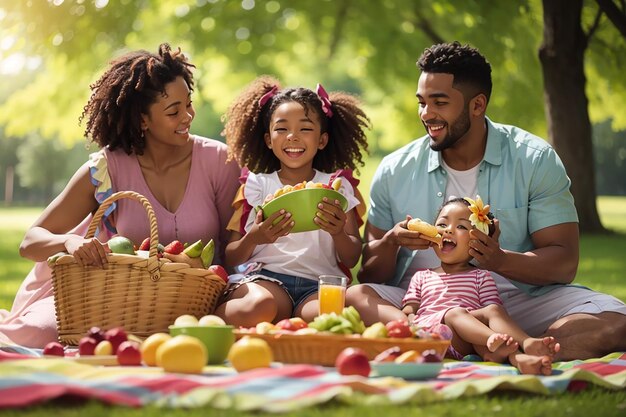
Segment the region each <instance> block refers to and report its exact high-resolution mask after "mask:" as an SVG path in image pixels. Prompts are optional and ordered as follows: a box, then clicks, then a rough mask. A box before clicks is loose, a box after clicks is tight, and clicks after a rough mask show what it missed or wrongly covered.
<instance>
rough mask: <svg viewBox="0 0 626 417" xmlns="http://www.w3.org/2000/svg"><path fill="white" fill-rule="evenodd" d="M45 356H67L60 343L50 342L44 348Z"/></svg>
mask: <svg viewBox="0 0 626 417" xmlns="http://www.w3.org/2000/svg"><path fill="white" fill-rule="evenodd" d="M43 354H44V355H54V356H65V350H64V349H63V345H62V344H60V343H59V342H50V343H48V344H47V345H46V346H45V347H44V348H43Z"/></svg>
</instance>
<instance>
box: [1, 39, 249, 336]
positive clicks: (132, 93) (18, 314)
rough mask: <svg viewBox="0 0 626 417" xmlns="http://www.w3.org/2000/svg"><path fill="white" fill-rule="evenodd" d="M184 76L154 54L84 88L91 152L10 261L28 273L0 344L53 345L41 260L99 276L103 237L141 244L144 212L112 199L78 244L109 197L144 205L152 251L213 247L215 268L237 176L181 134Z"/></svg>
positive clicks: (218, 150)
mask: <svg viewBox="0 0 626 417" xmlns="http://www.w3.org/2000/svg"><path fill="white" fill-rule="evenodd" d="M193 67H194V66H193V65H192V64H191V63H189V62H188V60H187V58H186V57H185V56H184V55H183V54H182V53H181V51H180V49H179V50H178V51H172V50H171V48H170V46H169V45H168V44H162V45H160V47H159V51H158V54H152V53H149V52H147V51H135V52H131V53H128V54H126V55H123V56H121V57H120V58H118V59H116V60H114V61H113V62H112V63H111V65H110V67H109V68H108V69H107V70H106V71H105V72H104V74H103V75H102V76H101V77H100V79H99V80H98V81H96V82H95V83H94V84H93V85H92V86H91V89H92V95H91V98H90V99H89V101H88V102H87V104H86V105H85V107H84V110H83V114H82V116H81V118H80V120H81V121H83V120H85V121H86V130H85V136H86V137H88V138H90V139H91V141H93V142H94V143H96V144H97V145H98V146H99V147H100V148H101V150H100V151H99V152H96V153H94V154H92V155H91V156H90V160H89V161H87V162H86V163H85V164H84V165H83V166H81V167H80V168H79V169H78V171H77V172H76V173H75V174H74V176H73V177H72V178H71V179H70V181H69V183H68V185H67V186H66V187H65V189H64V190H63V191H62V192H61V194H60V195H59V196H57V198H55V199H54V201H52V203H50V205H49V206H48V207H46V209H45V210H44V211H43V213H42V215H41V216H40V217H39V219H37V220H36V221H35V223H34V224H33V225H32V226H31V227H30V229H29V230H28V231H27V232H26V235H25V237H24V240H23V242H22V244H21V246H20V254H21V255H22V256H23V257H25V258H28V259H32V260H33V261H35V262H36V265H35V267H34V268H33V270H32V271H31V272H30V273H29V275H28V276H27V277H26V279H25V280H24V282H23V283H22V285H21V287H20V289H19V290H18V293H17V296H16V298H15V301H14V303H13V308H12V309H11V311H10V312H9V311H6V310H0V343H6V344H18V345H22V346H27V347H43V346H45V344H46V343H48V342H50V341H53V340H56V339H57V329H56V318H55V310H54V299H53V294H52V283H51V270H50V269H49V268H48V266H47V263H46V260H47V258H48V257H49V256H51V255H53V254H55V253H58V252H67V253H69V254H71V255H73V256H74V258H75V259H76V260H77V262H78V263H79V264H82V265H96V266H102V265H104V264H105V263H106V262H107V258H106V253H107V252H108V251H109V249H108V246H107V245H105V244H104V243H105V242H106V241H107V240H108V238H109V237H111V236H112V235H113V234H119V235H123V236H126V237H128V238H129V239H131V240H132V241H133V242H134V243H135V244H137V245H139V244H140V243H141V241H142V240H143V239H144V238H145V237H147V236H148V235H149V225H148V218H147V215H146V213H145V210H144V208H143V207H142V206H141V204H137V202H135V201H131V200H128V199H122V200H118V201H117V202H116V203H114V205H112V206H111V208H110V209H109V210H108V212H107V213H105V216H104V218H103V221H102V224H101V225H100V227H99V231H98V233H97V235H96V237H95V238H91V239H85V238H84V234H85V232H86V227H87V225H88V224H89V221H90V218H91V215H92V214H93V213H94V212H95V211H96V210H97V208H98V206H99V205H100V203H101V202H102V201H103V200H104V199H105V198H107V197H108V196H110V195H111V194H113V193H114V192H117V191H135V192H138V193H140V194H142V195H144V196H145V197H146V198H147V199H148V200H149V201H150V203H151V204H152V206H153V208H154V211H155V214H156V218H157V224H158V227H159V241H161V242H165V243H168V242H171V241H173V240H180V241H181V242H195V241H196V240H198V239H202V240H204V241H205V242H206V241H208V240H209V239H213V240H214V241H215V243H216V260H215V261H214V262H215V263H219V262H221V260H222V259H223V252H224V243H225V242H227V235H226V225H227V223H228V220H229V219H230V217H231V216H232V207H231V202H232V201H233V198H234V196H235V193H236V191H237V188H238V186H239V182H238V177H239V167H238V166H237V164H236V163H234V162H228V163H227V150H226V146H225V145H224V144H223V143H221V142H218V141H215V140H212V139H207V138H203V137H199V136H195V135H192V134H191V133H190V127H191V122H192V121H193V119H194V116H195V110H194V108H193V105H192V100H191V93H192V92H193V75H192V72H191V70H192V68H193Z"/></svg>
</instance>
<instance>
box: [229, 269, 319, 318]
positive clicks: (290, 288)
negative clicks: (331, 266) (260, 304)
mask: <svg viewBox="0 0 626 417" xmlns="http://www.w3.org/2000/svg"><path fill="white" fill-rule="evenodd" d="M255 281H269V282H273V283H275V284H278V285H279V286H280V287H281V288H282V289H284V290H285V291H286V292H287V294H288V295H289V298H291V302H292V304H293V309H294V310H295V309H296V308H297V307H298V306H299V305H300V304H301V303H302V302H303V301H304V300H306V299H307V297H309V296H310V295H311V294H315V293H316V292H317V291H318V282H317V280H314V279H309V278H302V277H296V276H293V275H287V274H281V273H279V272H273V271H268V270H267V269H261V270H257V271H254V272H252V273H250V274H249V275H246V276H245V277H244V278H243V279H241V280H239V281H237V282H236V283H233V284H230V285H229V286H228V288H227V290H226V293H225V296H228V294H230V293H231V292H232V291H234V290H235V289H236V288H238V287H240V286H241V285H243V284H247V283H249V282H255Z"/></svg>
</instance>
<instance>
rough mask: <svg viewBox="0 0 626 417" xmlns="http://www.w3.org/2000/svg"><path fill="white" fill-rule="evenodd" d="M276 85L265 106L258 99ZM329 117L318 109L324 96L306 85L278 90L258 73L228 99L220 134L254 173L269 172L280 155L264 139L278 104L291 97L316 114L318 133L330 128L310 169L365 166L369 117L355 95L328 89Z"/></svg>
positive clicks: (270, 79) (275, 167) (231, 152)
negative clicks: (320, 95)
mask: <svg viewBox="0 0 626 417" xmlns="http://www.w3.org/2000/svg"><path fill="white" fill-rule="evenodd" d="M274 87H276V88H277V90H278V91H277V92H276V93H275V95H274V96H272V97H271V98H270V99H269V100H268V101H267V102H266V103H264V104H263V106H261V105H260V103H259V100H260V98H261V97H262V96H263V95H265V94H266V93H267V92H269V91H270V90H271V89H272V88H274ZM329 97H330V102H331V110H332V112H333V115H332V117H327V116H326V114H325V113H324V112H323V110H322V101H321V99H320V98H319V96H318V95H317V93H315V92H314V91H312V90H310V89H308V88H302V87H300V88H286V89H281V87H280V83H279V81H278V80H276V79H275V78H273V77H270V76H261V77H259V78H257V79H255V80H254V81H253V82H252V83H250V84H249V85H248V87H247V88H246V89H244V91H243V92H242V93H241V94H240V95H239V97H238V98H237V99H235V101H234V102H233V103H232V104H231V106H230V107H229V109H228V111H227V112H226V114H225V115H224V116H223V117H222V120H223V121H224V122H225V124H224V130H223V132H222V136H224V137H225V138H226V143H227V145H228V152H229V158H230V159H235V160H236V161H237V162H238V163H239V165H240V166H242V167H243V166H245V167H248V169H250V170H251V171H252V172H256V173H271V172H274V171H277V170H279V169H280V160H279V159H278V158H277V157H276V156H275V155H274V153H273V152H272V150H271V149H269V148H268V147H267V146H266V144H265V140H264V135H265V133H268V132H269V126H270V119H271V116H272V114H273V113H274V111H275V110H276V108H277V107H278V106H280V105H281V104H283V103H286V102H291V101H295V102H297V103H300V104H301V105H302V107H304V110H305V113H307V114H308V112H309V111H313V112H315V113H317V115H318V116H319V119H320V121H321V132H322V133H325V132H328V136H329V141H328V145H326V147H325V148H324V149H321V150H319V151H318V152H317V154H316V155H315V158H314V159H313V168H315V169H317V170H319V171H322V172H333V171H336V170H337V169H357V171H358V167H357V165H358V166H363V164H364V163H363V154H362V152H361V150H363V151H364V152H367V137H366V135H365V129H369V128H370V120H369V118H368V117H367V115H366V114H365V113H364V112H363V110H362V109H361V107H360V103H359V101H358V99H357V98H356V97H354V96H353V95H350V94H348V93H344V92H331V93H329Z"/></svg>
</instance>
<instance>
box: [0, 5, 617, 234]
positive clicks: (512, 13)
mask: <svg viewBox="0 0 626 417" xmlns="http://www.w3.org/2000/svg"><path fill="white" fill-rule="evenodd" d="M452 40H459V41H460V42H462V43H470V44H472V45H474V46H476V47H478V48H479V49H480V50H481V51H482V52H483V53H484V55H485V56H486V57H487V58H488V59H489V61H490V62H491V64H492V67H493V80H494V90H493V94H492V99H491V103H490V105H489V109H488V115H489V116H490V117H491V118H492V119H493V120H495V121H498V122H502V123H507V124H515V125H518V126H520V127H522V128H525V129H527V130H529V131H531V132H533V133H535V134H537V135H539V136H541V137H544V138H546V139H547V140H549V141H550V142H552V143H553V144H554V146H555V147H556V149H557V151H558V152H559V154H560V155H561V157H562V159H563V161H564V163H565V165H566V168H567V170H568V173H569V175H570V177H571V178H572V181H573V187H572V190H573V193H574V195H575V198H576V204H577V208H578V211H579V215H580V217H581V231H582V232H602V231H604V227H603V225H602V224H601V222H600V221H599V216H598V214H597V206H596V198H595V197H596V196H598V195H624V194H626V111H624V109H625V108H626V77H624V70H623V69H624V68H626V12H625V6H624V1H623V0H613V1H611V0H597V1H593V0H544V1H541V0H521V1H509V2H492V1H486V0H473V1H454V0H437V1H428V0H397V1H393V0H380V1H356V0H334V1H333V0H316V1H308V2H305V1H297V0H269V1H265V0H20V1H14V0H0V198H2V200H3V202H4V205H6V206H43V205H45V204H47V203H48V202H49V201H51V199H52V198H53V197H54V196H55V195H56V194H57V193H58V192H59V191H60V190H61V189H62V187H63V186H64V185H65V184H66V182H67V180H68V179H69V177H70V175H71V174H72V173H73V172H74V171H75V170H76V168H77V167H78V166H79V165H80V164H81V163H82V162H84V161H85V159H86V157H87V154H88V153H89V152H93V151H95V150H96V148H95V147H94V146H93V145H92V146H91V148H90V149H87V146H86V145H87V144H88V142H87V140H86V139H85V138H84V137H83V130H84V126H80V125H79V124H78V118H79V116H80V114H81V112H82V106H83V105H84V104H85V103H86V101H87V99H88V97H89V93H90V89H89V84H90V83H92V82H93V81H95V79H96V78H97V77H98V76H99V75H100V74H101V72H102V71H103V69H104V67H105V66H106V65H107V63H108V62H109V61H110V60H111V59H112V58H113V57H115V56H118V55H119V54H121V53H122V52H124V51H127V50H131V49H139V48H141V49H147V50H149V51H151V52H156V51H157V48H158V45H159V44H160V43H161V42H168V43H170V44H171V45H172V46H173V47H181V48H182V50H183V51H184V52H185V53H186V54H187V55H188V56H189V57H190V59H191V61H192V62H193V63H195V65H196V67H197V69H196V71H195V77H196V88H195V93H194V96H193V100H194V104H195V105H196V110H197V116H196V120H195V122H194V125H193V127H192V130H193V131H194V132H195V133H198V134H201V135H205V136H208V137H213V138H216V139H221V140H223V138H221V136H220V132H221V129H222V124H221V121H220V117H221V115H222V114H223V113H224V112H225V110H226V108H227V106H228V104H229V103H230V101H231V100H232V99H233V98H234V97H235V96H236V95H237V94H238V92H239V91H240V90H241V89H242V88H243V87H244V86H245V85H246V84H247V83H248V82H250V81H251V80H252V79H253V78H255V77H256V76H258V75H260V74H271V75H274V76H276V77H278V78H279V79H280V80H282V81H283V84H284V85H285V86H292V85H304V86H308V87H314V86H315V84H316V83H317V82H320V83H322V84H323V85H324V86H325V87H326V89H327V90H344V91H349V92H352V93H354V94H357V95H359V96H360V97H361V99H362V101H363V102H364V105H365V108H366V109H367V112H368V114H369V116H370V117H371V119H372V122H373V130H372V131H371V133H370V135H369V147H370V153H371V159H370V160H368V161H367V162H366V164H368V165H375V164H376V163H377V161H378V160H379V159H380V157H382V156H383V155H385V154H387V153H388V152H390V151H392V150H394V149H396V148H398V147H399V146H401V145H403V144H406V143H408V142H410V141H411V140H412V139H414V138H416V137H419V136H422V135H423V134H424V129H423V127H422V125H421V123H420V122H419V120H418V117H417V100H416V98H415V89H416V85H417V78H418V76H419V73H418V70H417V68H416V66H415V62H416V60H417V58H418V57H419V55H420V54H421V52H422V51H423V50H424V48H426V47H428V46H430V45H432V44H433V43H437V42H442V41H452ZM374 168H375V167H374ZM372 172H373V169H371V167H369V166H368V167H366V169H364V170H362V172H361V175H362V176H368V175H371V173H372ZM364 179H365V180H366V182H368V178H364Z"/></svg>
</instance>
